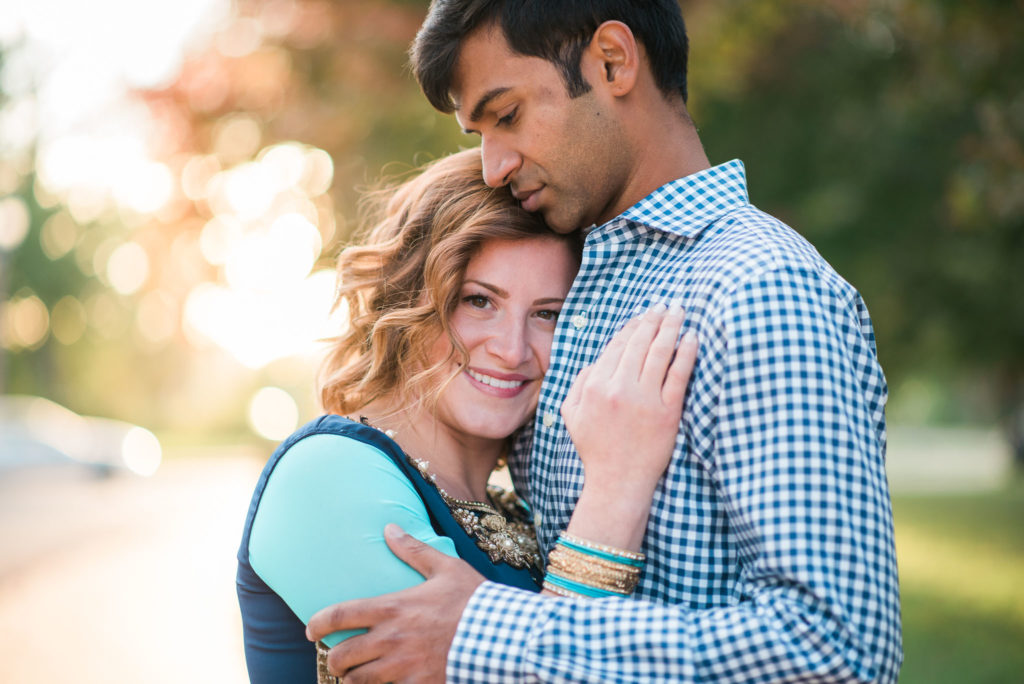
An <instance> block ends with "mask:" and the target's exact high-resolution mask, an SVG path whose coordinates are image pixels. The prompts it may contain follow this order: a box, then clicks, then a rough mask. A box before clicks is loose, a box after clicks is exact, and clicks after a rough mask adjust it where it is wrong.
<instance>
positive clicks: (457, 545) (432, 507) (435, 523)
mask: <svg viewBox="0 0 1024 684" xmlns="http://www.w3.org/2000/svg"><path fill="white" fill-rule="evenodd" d="M314 435H336V436H341V437H346V438H349V439H351V440H356V441H357V442H360V443H362V444H365V445H369V446H370V447H374V448H375V449H377V450H379V451H380V452H382V453H383V454H385V455H386V456H387V457H388V458H389V459H390V460H391V462H393V464H394V465H395V466H397V467H398V469H399V470H400V471H401V473H402V475H404V476H405V477H406V478H407V479H408V481H409V484H411V485H412V487H413V488H414V489H415V493H416V494H417V495H418V496H419V498H420V499H421V500H422V502H423V504H424V506H425V507H426V511H427V514H428V516H429V522H430V526H431V527H432V528H433V531H434V532H436V534H437V535H439V536H441V537H447V538H448V539H450V540H451V542H453V543H454V549H455V552H456V553H457V554H458V556H459V557H460V558H462V559H463V560H465V561H467V562H468V563H469V564H470V565H472V566H473V567H474V568H475V569H476V570H477V571H478V572H479V573H480V574H482V575H483V576H484V577H485V578H487V579H488V580H491V581H495V582H500V583H502V584H507V585H510V586H514V587H519V588H521V589H528V590H531V591H539V590H540V587H539V582H540V581H541V579H542V578H541V575H540V573H539V571H538V570H537V569H534V568H530V569H525V568H524V569H517V568H514V567H512V566H511V565H508V564H507V563H501V562H493V561H492V560H491V559H490V557H488V555H487V554H486V553H485V552H484V551H483V550H481V549H480V548H479V547H478V546H477V544H476V541H475V540H474V539H473V538H472V537H470V536H469V535H468V534H467V533H466V532H465V531H464V530H463V529H462V527H461V526H460V525H459V523H458V522H457V521H456V520H455V519H454V518H453V517H452V514H451V511H450V510H449V509H448V506H447V505H446V504H445V503H444V501H443V500H442V499H441V496H440V494H438V492H437V489H436V488H435V487H434V486H433V485H431V484H430V483H429V482H427V481H426V480H424V479H423V477H422V475H420V473H419V471H417V469H416V468H415V467H413V466H412V465H411V464H410V463H409V461H408V459H407V458H406V455H405V453H404V452H403V451H402V450H401V448H400V447H399V446H398V444H396V443H395V442H394V441H393V440H391V439H390V438H388V437H387V436H386V435H384V434H383V433H382V432H380V431H379V430H377V429H375V428H372V427H369V426H367V425H362V424H360V423H357V422H354V421H351V420H349V419H347V418H343V417H341V416H335V415H327V416H321V417H320V418H317V419H316V420H313V421H311V422H310V423H308V424H306V425H305V426H303V427H302V428H300V429H299V430H298V431H296V432H295V433H294V434H293V435H291V436H290V437H289V438H288V439H287V440H285V441H284V442H283V443H282V444H281V446H279V447H278V448H277V450H276V451H275V452H274V454H273V456H271V458H270V460H269V461H268V462H267V465H266V467H265V468H264V469H263V473H262V475H261V476H260V479H259V482H258V483H257V485H256V489H255V492H254V493H253V496H252V501H251V503H250V505H249V511H248V515H247V516H246V521H245V528H244V531H243V533H242V543H241V546H240V547H239V550H238V573H237V579H236V584H237V591H238V601H239V605H240V607H241V611H242V626H243V635H244V642H245V655H246V663H247V665H248V669H249V679H250V681H251V682H253V683H254V684H256V683H259V684H264V683H266V684H270V683H272V682H273V683H277V682H315V681H316V677H317V675H316V650H315V645H314V644H313V643H311V642H310V641H308V640H307V639H306V636H305V625H304V623H303V621H302V620H301V619H300V618H299V617H298V616H297V615H296V614H295V612H293V610H292V609H291V608H290V607H289V605H288V604H287V603H286V602H285V600H284V599H283V598H282V597H281V596H279V595H278V594H277V593H276V592H274V590H273V589H271V588H270V586H268V584H267V583H266V582H265V581H264V580H263V579H262V578H261V577H260V575H259V574H258V573H257V571H256V570H255V569H254V568H253V565H252V563H250V552H249V550H250V538H251V535H252V529H253V521H254V519H255V518H256V513H257V511H258V510H259V507H260V502H261V499H262V498H263V494H264V490H265V489H266V487H267V482H268V480H269V478H270V476H271V474H272V473H273V472H274V470H275V468H277V467H278V465H279V464H280V463H281V460H282V458H283V457H284V456H285V454H287V453H288V452H289V449H291V448H292V447H293V446H295V445H296V444H297V443H298V442H299V441H301V440H303V439H306V438H307V437H311V436H314ZM389 468H390V466H389ZM325 484H326V486H331V483H330V482H328V483H325ZM524 517H525V511H524ZM338 522H339V524H343V523H344V521H338ZM289 560H290V559H289ZM294 562H295V563H302V559H301V558H296V559H295V560H294ZM321 607H324V606H321Z"/></svg>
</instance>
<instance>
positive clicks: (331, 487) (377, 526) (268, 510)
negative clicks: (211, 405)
mask: <svg viewBox="0 0 1024 684" xmlns="http://www.w3.org/2000/svg"><path fill="white" fill-rule="evenodd" d="M388 523H395V524H397V525H399V526H401V527H402V529H404V530H405V531H406V532H407V533H409V534H411V535H412V536H413V537H415V538H417V539H419V540H420V541H422V542H424V543H426V544H429V545H430V546H432V547H434V548H435V549H438V550H439V551H442V552H444V553H447V554H448V555H450V556H455V555H456V554H455V545H454V544H453V543H452V541H451V539H449V538H448V537H441V536H438V535H437V534H436V533H435V532H434V529H433V528H432V527H431V525H430V519H429V517H428V516H427V510H426V507H425V506H424V504H423V501H422V500H421V499H420V497H419V495H418V494H417V493H416V490H415V489H414V488H413V486H412V484H411V483H410V482H409V480H408V479H407V478H406V477H405V475H404V474H403V473H402V471H401V470H400V469H399V468H398V466H396V465H395V464H394V462H392V461H391V459H390V458H388V456H387V455H385V454H384V453H382V452H381V451H379V450H378V449H376V448H375V447H372V446H370V445H368V444H364V443H363V442H359V441H357V440H353V439H350V438H348V437H342V436H340V435H327V434H324V435H312V436H309V437H306V438H304V439H302V440H300V441H299V442H297V443H296V444H294V445H293V446H292V447H291V448H289V449H288V451H287V452H286V453H285V454H284V455H283V456H282V457H281V460H280V461H279V462H278V464H277V466H276V467H275V468H274V470H273V472H272V473H271V475H270V478H269V480H268V481H267V485H266V488H265V490H264V492H263V497H262V498H261V499H260V504H259V508H258V509H257V511H256V515H255V518H254V519H253V524H252V535H251V537H250V539H249V562H250V564H251V565H252V567H253V569H254V570H255V571H256V573H257V574H258V575H259V576H260V577H261V578H262V579H263V581H264V582H266V583H267V585H268V586H269V587H270V588H271V589H273V590H274V591H275V592H276V593H277V594H278V595H279V596H280V597H281V598H282V599H284V601H285V603H287V604H288V606H289V607H290V608H291V609H292V611H294V613H295V614H296V615H297V616H298V617H299V619H301V620H302V622H303V623H308V622H309V619H310V618H311V617H312V616H313V614H314V613H315V612H317V611H318V610H320V609H321V608H325V607H326V606H329V605H333V604H335V603H338V602H340V601H347V600H349V599H356V598H365V597H369V596H377V595H379V594H385V593H388V592H392V591H398V590H400V589H405V588H407V587H410V586H413V585H415V584H419V583H420V582H422V581H423V577H422V576H421V575H420V574H419V573H418V572H416V571H415V570H413V569H412V568H410V567H409V566H408V565H406V564H405V563H403V562H402V561H401V560H399V559H398V558H397V557H396V556H395V555H394V554H393V553H391V550H390V549H389V548H388V547H387V545H386V544H385V542H384V526H385V525H387V524H388ZM362 631H364V630H349V631H344V632H335V633H334V634H331V635H330V636H328V637H327V638H325V639H324V641H325V642H326V643H327V644H328V645H329V646H333V645H335V644H336V643H338V642H339V641H342V640H343V639H345V638H347V637H349V636H352V635H354V634H359V633H360V632H362Z"/></svg>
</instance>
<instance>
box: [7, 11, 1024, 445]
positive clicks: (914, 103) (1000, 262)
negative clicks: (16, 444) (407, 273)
mask: <svg viewBox="0 0 1024 684" xmlns="http://www.w3.org/2000/svg"><path fill="white" fill-rule="evenodd" d="M426 5H427V3H426V2H425V1H424V0H346V2H343V3H341V2H338V3H324V2H319V1H315V0H296V2H295V3H294V4H292V3H266V2H262V1H261V0H249V1H248V2H241V3H238V4H237V6H236V8H237V11H238V14H239V17H240V18H246V19H247V20H249V21H253V20H256V21H258V22H262V23H261V24H260V25H261V26H262V27H263V31H264V32H263V38H262V43H261V44H260V45H258V46H257V47H256V49H254V50H252V51H251V52H247V53H246V54H241V55H237V54H236V55H232V56H228V55H226V54H224V53H223V51H219V50H218V49H217V47H216V45H211V46H209V47H208V48H206V49H205V50H199V51H197V52H194V53H193V54H192V55H191V56H190V57H189V59H188V61H187V62H186V64H185V68H184V69H183V72H182V74H181V76H180V77H179V79H178V80H177V82H175V83H174V84H172V85H170V86H169V87H168V88H166V89H164V90H161V91H158V92H147V93H140V94H139V97H140V99H141V100H142V101H143V102H145V103H146V105H147V106H148V107H149V108H150V109H151V111H152V113H153V118H154V121H155V122H157V123H156V126H155V133H154V136H153V139H154V140H158V141H159V145H158V147H159V148H160V150H161V154H162V155H163V157H162V159H163V160H164V161H165V162H166V163H167V164H168V167H169V168H170V169H171V170H172V172H173V173H174V174H175V175H176V177H177V178H180V177H181V173H182V168H183V167H184V165H185V164H186V162H187V161H188V160H189V159H192V158H196V157H203V158H212V159H215V160H216V161H215V164H217V165H219V166H218V168H219V169H229V168H231V167H233V166H235V165H238V164H242V163H244V162H246V161H251V160H253V159H254V158H256V156H257V155H258V154H259V152H260V150H261V149H265V148H267V147H268V146H270V145H273V144H275V143H278V142H283V141H299V142H301V143H303V144H306V145H312V146H315V147H319V148H321V149H323V150H326V151H327V152H328V153H329V154H330V156H331V158H332V159H333V163H334V176H333V185H332V187H331V191H330V195H329V196H322V197H320V198H318V199H317V205H316V208H317V210H318V211H319V212H320V215H321V216H328V217H332V218H333V219H334V220H335V221H336V224H337V230H334V227H333V221H332V222H331V223H332V225H331V226H330V227H329V228H327V229H325V230H324V234H325V236H327V237H329V239H330V241H329V244H328V246H327V249H325V250H324V251H323V256H322V258H321V265H328V264H329V262H330V259H331V257H332V256H333V254H334V253H336V251H337V248H338V246H339V245H340V244H342V243H344V242H346V241H347V240H348V238H349V236H350V234H351V232H352V230H353V228H354V227H355V221H356V216H357V202H358V198H359V196H360V191H361V190H362V189H363V188H364V187H366V186H367V185H369V184H371V183H373V182H374V181H375V180H376V179H377V178H378V177H379V176H380V174H381V172H382V171H392V172H397V171H401V170H402V169H403V168H407V167H408V166H410V165H414V164H417V163H420V162H422V161H425V160H427V159H430V158H433V157H436V156H439V155H441V154H445V153H448V152H452V151H454V150H456V149H458V148H459V147H460V146H469V145H473V144H476V141H475V139H473V138H469V137H467V136H464V135H463V134H462V133H461V132H460V131H459V128H458V126H457V125H456V124H455V122H454V121H453V120H452V119H451V117H447V116H444V115H441V114H438V113H437V112H435V111H433V110H432V109H431V108H430V106H429V105H428V104H427V102H426V100H425V99H424V98H423V97H422V95H421V94H420V92H419V89H418V88H417V87H416V84H415V82H414V80H413V78H412V76H411V74H410V73H409V71H408V69H407V67H406V50H407V47H408V45H409V42H410V41H411V39H412V37H413V35H414V34H415V31H416V30H417V28H418V27H419V23H420V21H421V19H422V17H423V14H424V12H425V9H426ZM282 8H286V9H288V11H289V12H293V11H294V12H293V14H292V15H291V16H290V18H289V19H287V21H285V20H283V19H281V17H280V16H279V15H278V14H275V12H280V11H281V10H282ZM683 9H684V13H685V15H686V17H687V23H688V27H689V30H690V34H691V40H692V49H691V59H690V64H691V86H690V93H691V97H690V103H689V104H690V108H691V111H692V112H693V115H694V119H695V121H696V122H697V124H698V127H699V129H700V132H701V136H702V139H703V141H704V143H705V147H706V149H707V151H708V154H709V157H710V158H711V159H712V161H713V162H721V161H725V160H727V159H730V158H733V157H739V158H741V159H743V160H744V161H745V162H746V164H747V168H748V176H749V179H750V188H751V197H752V200H753V201H754V203H755V204H757V205H758V206H760V207H762V208H764V209H765V210H767V211H769V212H771V213H773V214H776V215H778V216H780V217H781V218H782V219H784V220H786V221H787V222H789V223H790V224H791V225H793V227H794V228H796V229H797V230H799V231H801V232H802V233H803V234H804V235H806V236H807V237H808V239H810V241H811V242H812V243H814V244H815V246H816V247H817V248H818V249H819V250H820V251H821V252H822V254H823V255H824V256H825V257H826V259H828V260H829V261H830V262H831V263H833V264H834V265H835V266H836V268H837V270H838V271H839V272H840V273H841V274H842V275H843V276H844V277H846V278H847V279H848V280H850V281H851V282H852V283H853V284H854V285H855V286H856V287H857V288H858V289H859V290H860V291H861V292H862V293H863V294H864V296H865V299H866V301H867V303H868V306H869V308H870V309H871V312H872V318H873V320H874V323H875V328H876V333H877V336H878V346H879V354H880V357H881V361H882V364H883V366H884V368H885V369H886V372H887V375H888V377H889V380H890V385H891V386H892V388H893V395H894V400H895V401H894V404H895V406H896V408H897V411H896V413H897V414H899V405H900V398H901V397H904V396H906V397H911V396H913V395H914V394H915V391H916V390H915V389H914V388H920V387H923V386H927V387H929V388H933V389H934V388H937V391H938V392H940V393H942V394H944V395H945V396H944V397H943V398H941V399H938V400H934V401H931V402H930V405H933V406H936V407H940V408H939V409H936V411H935V412H933V413H931V414H929V416H930V417H934V418H941V419H947V420H948V419H953V420H975V421H984V422H991V421H992V420H995V419H997V418H1005V419H1007V420H1008V422H1011V423H1012V421H1011V417H1012V414H1013V410H1014V408H1015V407H1024V351H1022V350H1024V278H1022V277H1021V276H1020V271H1021V270H1022V266H1024V145H1022V141H1024V94H1022V90H1021V88H1020V74H1021V73H1024V41H1021V40H1020V36H1021V35H1022V34H1024V30H1022V29H1024V19H1022V17H1024V12H1021V5H1020V3H1019V2H997V1H994V0H993V1H991V2H972V3H964V2H950V1H942V0H901V1H899V2H897V1H894V0H857V1H855V2H851V1H849V0H715V2H699V1H696V0H694V1H693V2H686V3H683ZM230 30H231V27H227V28H226V29H225V32H229V31H230ZM215 42H216V41H215ZM0 102H2V100H0ZM236 120H243V121H244V123H245V124H246V125H247V126H248V127H249V128H250V129H253V128H255V130H257V131H258V133H257V135H256V138H255V139H254V140H251V141H250V142H249V143H246V144H243V145H241V146H240V147H239V146H238V145H237V144H235V143H231V144H226V143H225V140H228V143H230V140H229V138H230V137H231V136H226V135H225V134H224V132H225V130H227V129H228V128H229V126H228V124H229V123H230V122H232V121H236ZM243 137H244V136H243ZM235 142H236V143H237V141H235ZM389 165H393V166H391V167H390V168H389ZM30 181H31V179H26V182H25V184H24V189H25V192H24V197H25V198H26V200H28V201H30V206H31V207H32V212H33V227H32V232H31V234H30V236H29V238H28V239H26V241H25V243H24V245H23V246H22V247H21V248H20V249H19V250H18V252H17V253H16V254H15V255H13V257H12V258H13V260H12V261H11V262H10V263H11V264H13V265H11V266H10V268H9V270H10V272H11V274H13V277H12V278H10V279H9V281H8V282H9V289H10V292H8V295H9V294H11V293H13V291H15V290H17V289H18V288H19V287H22V286H25V285H28V286H29V287H30V288H31V289H32V290H33V291H34V292H36V293H37V294H38V296H39V297H40V298H41V299H43V300H44V302H45V303H46V305H47V306H48V307H52V306H53V305H54V303H55V301H56V300H57V299H59V298H60V297H62V296H64V295H69V294H70V295H75V296H77V297H78V298H79V299H81V300H82V301H83V302H86V300H87V299H88V298H90V297H92V296H93V295H96V294H99V293H102V292H104V291H106V290H108V286H107V285H106V283H105V282H104V281H103V278H101V277H97V276H96V275H95V274H91V273H88V274H83V273H82V269H80V268H77V267H76V266H75V264H74V262H75V261H79V263H88V262H90V261H91V258H92V257H91V255H92V254H94V253H95V250H96V249H98V248H99V245H100V244H101V243H102V237H103V236H104V235H107V234H116V233H117V232H118V231H120V232H121V234H122V235H129V234H130V235H131V236H132V239H136V240H138V241H139V243H140V244H142V245H144V246H145V247H146V249H147V251H148V252H149V255H150V261H151V262H152V263H153V264H154V265H155V270H156V273H155V275H154V276H153V277H152V278H151V281H152V282H151V283H149V284H148V285H147V288H150V289H155V288H156V287H157V286H158V285H157V281H158V280H159V279H160V278H163V280H164V281H167V280H169V278H168V277H164V276H162V275H161V273H162V272H163V271H172V270H174V269H179V270H182V269H181V264H180V262H179V261H175V260H174V259H172V258H169V257H168V255H170V254H172V253H174V252H175V250H178V251H181V250H180V249H179V248H180V247H181V246H182V245H183V244H191V243H194V241H195V240H196V239H197V236H198V234H199V231H200V230H201V228H202V226H203V224H205V223H206V222H207V221H208V220H209V219H210V218H211V216H212V213H211V210H210V207H208V206H206V205H204V202H203V200H202V199H195V201H189V200H186V201H185V202H184V203H183V204H182V205H180V206H176V207H175V208H174V210H173V211H168V212H165V214H166V215H163V216H159V217H149V218H148V219H145V220H144V221H143V222H142V224H141V225H139V224H138V223H136V224H134V225H131V226H120V225H119V224H120V223H122V222H123V221H122V219H121V217H120V216H119V215H118V214H117V212H113V213H111V214H109V215H105V216H104V217H102V219H101V220H98V221H96V222H95V223H96V225H89V226H83V227H80V230H81V232H82V240H81V241H80V243H79V244H78V246H77V247H76V253H77V252H81V254H79V255H78V256H76V257H74V258H73V257H71V256H67V257H63V258H61V259H58V260H57V261H52V262H51V261H50V260H48V259H47V258H46V257H45V256H43V255H42V254H41V253H40V251H39V231H40V228H41V225H42V222H43V221H44V220H45V219H46V214H47V211H49V210H47V211H44V210H42V209H40V208H39V207H38V206H36V205H35V203H34V200H33V199H32V196H31V195H32V193H31V192H30V191H29V188H30V187H31V185H30ZM177 238H182V240H180V241H178V240H177ZM190 241H191V242H190ZM165 262H166V263H165ZM184 270H187V269H184ZM86 271H88V269H86ZM215 271H216V269H215V268H210V269H207V272H203V273H200V274H199V275H198V276H197V277H198V278H199V280H201V279H202V278H209V279H215V278H217V277H218V275H217V273H215ZM197 282H198V281H197V280H196V279H193V282H191V283H190V284H188V286H186V284H181V283H179V284H178V285H176V286H175V287H177V289H175V288H174V287H168V286H167V284H166V282H165V283H164V285H163V292H162V294H166V295H167V296H169V297H170V298H171V299H172V300H173V301H172V305H173V306H172V308H174V309H175V310H176V311H177V312H178V313H180V311H181V306H182V302H183V301H184V299H185V298H186V296H187V295H188V292H189V287H191V286H194V285H195V284H196V283H197ZM145 295H146V290H145V289H144V290H143V291H140V292H139V293H137V294H136V295H133V296H130V297H122V296H119V295H112V294H111V297H112V299H109V300H108V304H109V301H115V302H116V307H115V308H118V309H119V310H121V311H122V313H123V314H125V316H128V317H129V318H130V317H131V315H132V314H133V312H132V311H131V310H132V309H133V307H135V306H136V305H137V304H138V302H139V301H140V300H141V299H142V298H143V297H144V296H145ZM108 308H110V307H109V306H108ZM125 312H127V313H125ZM122 317H124V316H122ZM94 328H95V326H94ZM91 330H93V329H91ZM103 330H106V331H107V334H106V336H104V335H101V334H97V331H99V332H102V331H103ZM110 330H112V328H110V327H109V326H107V327H106V328H103V327H102V326H101V327H100V328H95V330H93V331H92V332H90V333H89V334H87V335H86V336H85V337H84V338H83V340H82V342H81V343H76V344H75V345H72V347H71V348H69V349H62V348H60V347H59V345H58V343H57V342H56V341H55V340H53V338H52V336H51V338H50V339H49V341H48V342H46V344H45V345H44V346H43V347H42V348H40V349H38V350H35V351H25V350H21V351H17V352H16V353H15V354H14V355H13V356H12V357H11V358H9V359H8V360H7V361H8V362H7V366H8V370H9V373H8V375H9V377H10V378H12V382H13V383H14V384H15V385H16V386H17V388H18V389H20V390H23V391H35V392H39V393H43V394H47V395H50V396H55V398H62V397H66V398H69V399H71V398H74V397H77V398H78V401H80V402H82V403H86V402H91V403H93V404H100V405H102V404H103V403H104V402H105V401H107V400H108V399H109V397H103V396H92V395H93V394H94V393H99V395H103V394H109V392H107V393H105V392H104V388H105V387H106V386H109V385H106V384H105V383H103V382H100V381H97V382H96V384H93V383H85V384H83V383H82V382H80V377H81V376H85V377H92V376H102V375H103V373H102V372H101V371H96V370H95V369H96V368H97V367H98V365H100V364H103V363H107V359H108V358H116V359H122V360H124V361H125V363H131V364H136V368H137V369H138V372H136V373H134V374H132V375H131V376H130V377H125V378H123V384H120V385H119V387H121V389H122V390H123V392H124V394H125V396H126V397H130V398H129V399H126V400H125V402H124V403H125V404H126V405H127V406H129V407H134V408H132V409H130V410H135V411H137V410H139V407H141V406H142V405H144V403H148V402H142V401H141V400H140V398H141V397H147V396H151V395H152V393H153V392H154V390H156V391H158V392H159V394H160V396H161V397H163V396H164V395H165V394H167V393H175V392H178V391H179V390H180V386H179V385H180V382H181V381H179V379H178V375H180V373H181V372H183V371H182V370H181V369H184V368H188V367H189V366H191V365H193V364H192V363H191V362H190V356H189V355H190V354H191V353H193V352H194V351H195V350H192V349H190V348H189V346H188V344H187V343H186V342H185V340H184V338H183V336H182V335H180V334H179V335H177V336H176V337H175V338H174V340H173V343H174V344H175V345H176V348H175V349H172V350H167V349H164V350H162V351H161V350H155V349H154V348H140V347H139V344H138V340H137V339H136V337H133V336H132V335H129V334H123V335H120V336H117V335H113V334H111V333H110ZM179 332H180V331H179ZM107 348H112V351H111V352H110V353H106V352H104V353H103V354H100V353H99V352H98V351H97V350H99V349H107ZM168 369H176V370H175V371H173V372H171V371H170V370H168ZM54 388H56V391H55V390H54ZM929 392H931V394H935V392H934V391H932V390H929ZM178 403H179V404H181V403H182V402H181V401H180V400H179V401H178ZM185 403H187V402H185ZM110 408H115V407H114V406H111V407H110ZM116 408H117V410H118V411H120V410H122V408H123V407H116ZM907 413H908V414H913V413H914V412H913V411H909V412H907ZM154 415H157V416H159V415H160V412H159V411H156V412H155V413H154ZM1020 415H1021V416H1022V418H1021V419H1020V435H1021V436H1020V438H1019V439H1020V445H1021V446H1020V449H1021V453H1024V410H1021V413H1020Z"/></svg>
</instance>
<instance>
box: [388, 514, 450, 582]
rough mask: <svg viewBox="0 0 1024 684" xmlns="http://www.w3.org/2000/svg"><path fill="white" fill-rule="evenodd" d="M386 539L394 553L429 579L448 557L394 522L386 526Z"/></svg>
mask: <svg viewBox="0 0 1024 684" xmlns="http://www.w3.org/2000/svg"><path fill="white" fill-rule="evenodd" d="M384 541H385V542H387V545H388V548H389V549H391V552H392V553H394V554H395V555H396V556H398V557H399V558H400V559H401V560H402V561H404V562H405V563H406V564H407V565H409V566H410V567H411V568H412V569H413V570H415V571H416V572H418V573H420V574H421V575H423V576H424V577H425V578H427V579H430V577H431V575H433V574H434V572H435V571H436V570H437V568H438V563H439V562H440V561H443V560H446V559H447V558H448V556H446V555H445V554H443V553H441V552H440V551H438V550H437V549H434V548H432V547H430V546H428V545H426V544H424V543H423V542H421V541H420V540H419V539H416V538H415V537H413V536H412V535H410V534H406V532H405V530H403V529H402V528H401V527H399V526H398V525H396V524H394V523H388V524H387V525H385V526H384Z"/></svg>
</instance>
